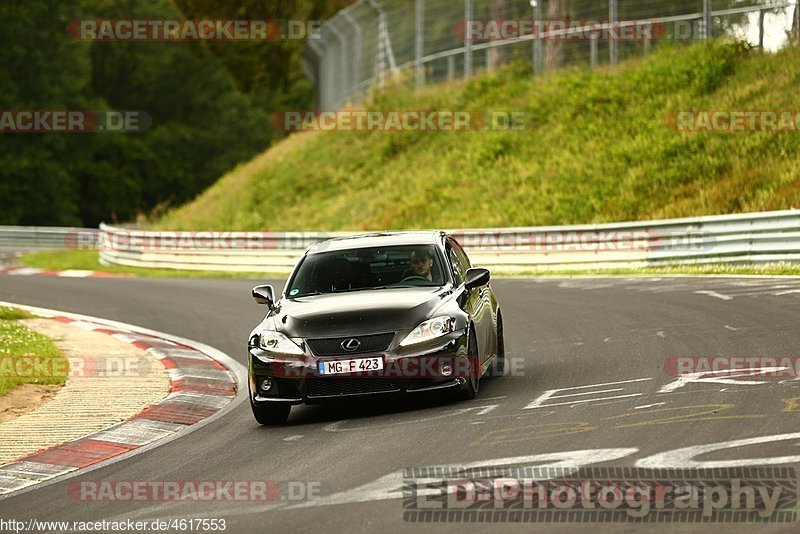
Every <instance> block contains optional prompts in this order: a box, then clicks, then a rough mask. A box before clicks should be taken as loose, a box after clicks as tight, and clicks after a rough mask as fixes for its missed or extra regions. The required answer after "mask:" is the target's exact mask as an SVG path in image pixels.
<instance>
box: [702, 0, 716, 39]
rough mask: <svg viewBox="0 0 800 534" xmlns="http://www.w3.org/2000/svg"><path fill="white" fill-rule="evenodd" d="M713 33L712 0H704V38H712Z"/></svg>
mask: <svg viewBox="0 0 800 534" xmlns="http://www.w3.org/2000/svg"><path fill="white" fill-rule="evenodd" d="M713 33H714V32H713V28H712V27H711V0H703V39H705V40H708V39H711V38H712V37H713Z"/></svg>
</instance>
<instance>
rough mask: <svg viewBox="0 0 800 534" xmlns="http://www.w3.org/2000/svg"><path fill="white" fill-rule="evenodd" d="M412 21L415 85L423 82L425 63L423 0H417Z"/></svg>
mask: <svg viewBox="0 0 800 534" xmlns="http://www.w3.org/2000/svg"><path fill="white" fill-rule="evenodd" d="M415 17H416V18H415V21H414V67H415V83H416V85H417V87H419V86H421V85H424V84H425V65H424V64H423V63H422V55H423V54H424V49H425V0H417V3H416V9H415Z"/></svg>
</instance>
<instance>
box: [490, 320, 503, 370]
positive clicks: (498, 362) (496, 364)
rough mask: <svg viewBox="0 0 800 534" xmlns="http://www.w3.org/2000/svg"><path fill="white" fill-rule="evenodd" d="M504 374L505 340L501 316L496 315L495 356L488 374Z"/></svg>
mask: <svg viewBox="0 0 800 534" xmlns="http://www.w3.org/2000/svg"><path fill="white" fill-rule="evenodd" d="M504 374H506V341H505V338H504V337H503V317H502V316H500V315H498V317H497V357H496V358H495V360H494V361H493V362H492V365H491V366H490V367H489V371H488V373H487V375H488V376H491V377H497V376H503V375H504Z"/></svg>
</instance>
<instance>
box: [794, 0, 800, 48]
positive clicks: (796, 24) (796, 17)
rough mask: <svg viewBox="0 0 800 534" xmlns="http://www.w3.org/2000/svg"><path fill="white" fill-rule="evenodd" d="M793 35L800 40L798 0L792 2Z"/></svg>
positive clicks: (799, 0)
mask: <svg viewBox="0 0 800 534" xmlns="http://www.w3.org/2000/svg"><path fill="white" fill-rule="evenodd" d="M794 37H795V39H797V40H798V41H800V0H795V3H794Z"/></svg>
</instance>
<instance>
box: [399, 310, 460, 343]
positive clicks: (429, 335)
mask: <svg viewBox="0 0 800 534" xmlns="http://www.w3.org/2000/svg"><path fill="white" fill-rule="evenodd" d="M455 326H456V320H455V319H454V318H453V317H434V318H433V319H428V320H427V321H425V322H424V323H420V324H419V326H417V327H416V328H415V329H414V330H412V331H411V332H410V333H409V334H408V335H407V336H406V337H405V338H404V339H403V341H401V342H400V346H401V347H405V346H407V345H414V344H416V343H422V342H423V341H429V340H431V339H435V338H437V337H441V336H444V335H446V334H449V333H450V332H452V331H453V330H455Z"/></svg>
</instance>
